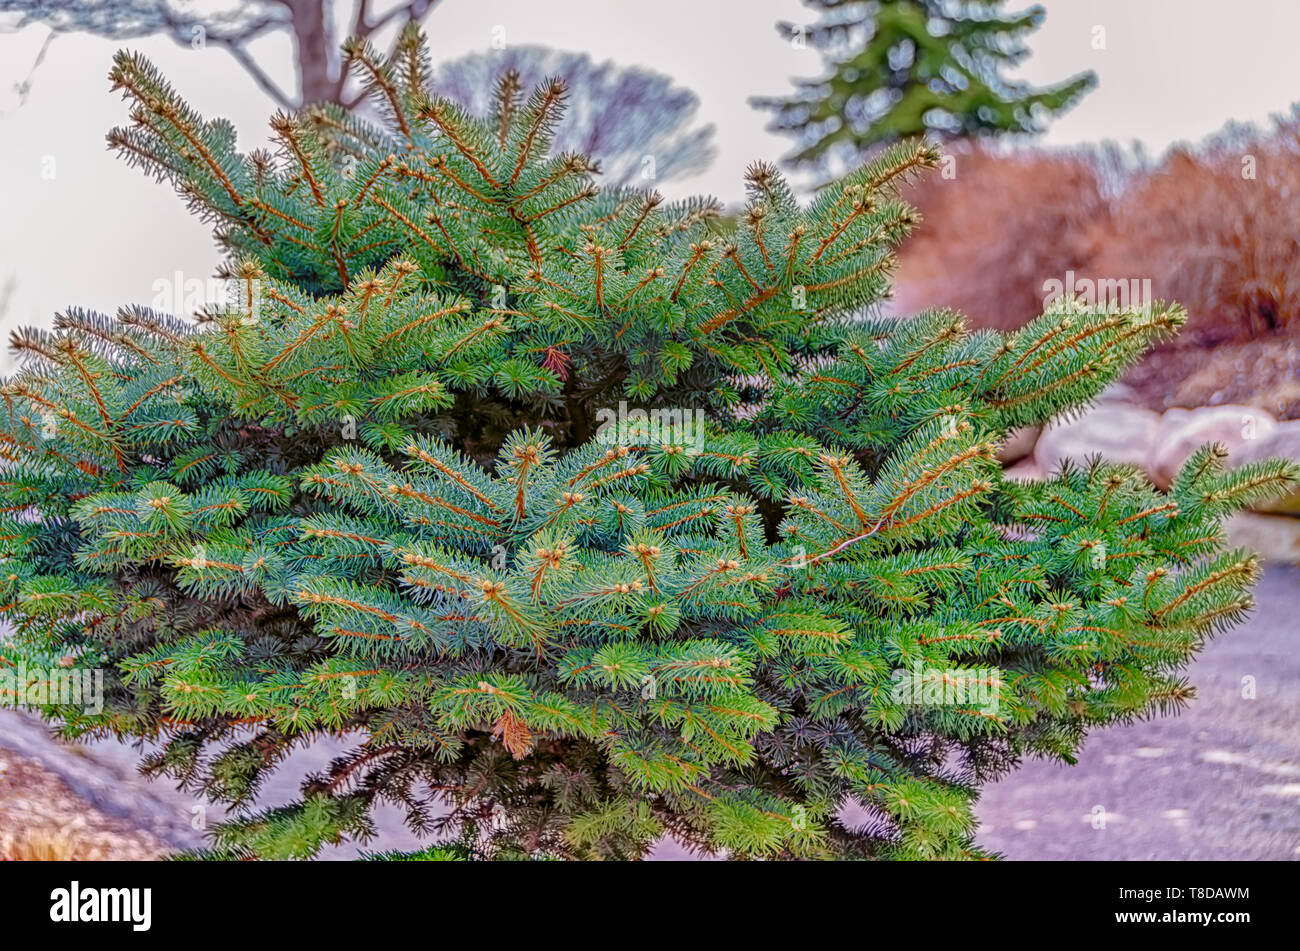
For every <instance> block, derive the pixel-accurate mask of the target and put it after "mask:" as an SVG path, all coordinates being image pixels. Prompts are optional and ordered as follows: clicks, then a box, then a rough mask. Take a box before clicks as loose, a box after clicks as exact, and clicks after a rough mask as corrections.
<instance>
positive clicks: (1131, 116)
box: [0, 0, 1300, 366]
mask: <svg viewBox="0 0 1300 951" xmlns="http://www.w3.org/2000/svg"><path fill="white" fill-rule="evenodd" d="M1027 5H1028V3H1027V2H1026V3H1012V4H1010V6H1011V7H1012V8H1015V9H1019V8H1021V7H1023V6H1027ZM1043 5H1044V6H1045V7H1046V9H1047V19H1046V23H1045V24H1044V26H1043V27H1042V28H1041V29H1040V30H1039V31H1038V32H1037V33H1035V34H1034V35H1033V36H1032V38H1031V45H1032V49H1033V56H1032V57H1031V58H1030V59H1029V60H1028V62H1027V64H1026V66H1025V67H1024V69H1023V70H1022V71H1021V73H1020V76H1021V77H1022V78H1024V79H1027V80H1030V81H1032V82H1037V83H1044V82H1052V81H1055V80H1058V79H1063V78H1065V77H1066V76H1069V75H1072V74H1074V73H1076V72H1079V71H1081V70H1084V69H1092V70H1094V71H1095V72H1096V73H1097V74H1098V77H1099V79H1100V87H1099V88H1098V89H1097V90H1096V91H1094V92H1093V93H1091V94H1090V95H1089V96H1088V97H1087V98H1085V99H1084V100H1083V102H1082V103H1081V104H1080V105H1079V106H1078V107H1077V108H1075V109H1074V111H1072V112H1071V113H1069V114H1068V115H1066V116H1065V117H1064V118H1062V119H1060V120H1058V121H1057V122H1056V123H1055V124H1054V125H1053V126H1052V128H1051V130H1050V132H1049V133H1048V134H1047V135H1046V136H1045V138H1044V140H1043V141H1045V142H1047V143H1049V144H1061V145H1068V144H1074V143H1086V142H1097V141H1101V140H1106V139H1109V140H1113V141H1117V142H1119V143H1120V144H1122V145H1129V144H1131V143H1133V142H1135V141H1137V142H1141V143H1142V144H1143V145H1144V146H1145V148H1146V149H1147V150H1148V152H1150V153H1152V154H1158V153H1159V152H1161V151H1163V150H1164V149H1165V148H1166V147H1167V146H1168V145H1169V144H1170V143H1171V142H1175V141H1178V140H1188V139H1192V140H1194V139H1198V138H1200V137H1202V136H1204V135H1207V134H1209V133H1211V132H1213V131H1215V130H1216V129H1218V128H1219V127H1220V126H1221V125H1223V123H1224V122H1225V121H1226V120H1228V119H1237V120H1243V121H1256V122H1264V121H1265V120H1267V118H1268V117H1269V116H1270V115H1271V114H1274V113H1278V112H1282V111H1284V110H1286V109H1287V108H1288V107H1289V104H1290V103H1291V102H1292V101H1296V100H1300V55H1297V53H1296V49H1295V37H1297V36H1300V2H1296V0H1233V2H1232V3H1230V4H1224V3H1222V2H1220V0H1043ZM811 17H812V11H809V10H808V9H807V8H805V7H804V6H803V5H802V4H800V3H799V2H798V0H442V2H441V3H440V4H439V6H438V7H436V8H435V10H434V11H433V12H432V13H431V14H430V15H429V17H428V19H427V20H426V24H425V25H426V30H427V32H428V33H429V35H430V38H431V43H432V51H433V54H434V56H435V58H439V59H441V58H450V57H453V56H456V55H459V54H461V53H464V52H467V51H469V50H473V49H486V48H487V47H488V44H489V42H490V39H491V36H492V31H493V28H494V27H504V29H505V39H506V42H507V43H539V44H544V45H549V46H554V47H558V48H564V49H574V50H583V51H586V52H588V53H590V54H591V55H592V56H593V57H594V58H596V59H607V58H608V59H613V60H615V61H616V62H618V63H620V64H626V65H643V66H648V67H652V68H654V69H656V70H658V71H660V72H663V73H667V74H668V75H670V76H672V77H673V78H674V79H675V80H676V81H677V82H678V83H680V84H682V85H685V86H688V87H690V88H691V89H693V90H694V91H695V92H696V94H697V95H698V96H699V98H700V100H701V113H700V115H701V118H702V119H703V120H705V121H708V122H712V123H714V124H715V126H716V127H717V145H718V149H719V155H718V158H717V159H716V161H715V162H714V164H713V166H712V167H711V168H710V169H709V170H708V171H707V172H705V173H703V174H702V175H699V176H697V177H696V178H694V179H691V180H689V181H687V182H683V183H671V184H670V185H668V186H666V187H664V190H665V191H666V192H668V193H669V194H671V195H673V196H679V195H682V194H689V193H691V192H711V193H713V194H716V195H718V196H719V197H721V198H722V199H724V200H725V201H728V202H735V201H738V200H739V199H740V198H741V197H742V195H743V188H742V178H741V176H742V174H743V171H744V168H745V166H746V165H747V164H748V163H749V162H750V161H752V160H754V159H757V158H765V159H778V158H779V157H780V156H782V155H783V154H785V152H786V151H787V149H788V145H789V144H788V141H787V140H786V139H784V138H782V137H779V136H776V135H773V134H772V133H769V132H767V131H765V130H764V128H763V126H764V123H765V120H766V117H765V116H764V115H763V114H761V113H759V112H757V111H756V110H754V109H752V108H751V107H750V106H749V105H748V104H747V102H746V100H747V98H748V97H749V96H751V95H755V94H779V93H782V92H784V91H787V90H788V89H789V88H790V86H789V82H788V79H789V77H791V76H805V75H811V74H816V73H819V72H820V71H821V60H820V57H819V55H818V54H817V53H816V52H815V51H813V50H811V49H805V50H797V49H793V48H792V47H791V46H790V45H789V44H787V43H786V42H784V41H783V40H782V39H781V38H780V37H779V36H778V35H777V33H776V31H775V29H774V24H775V23H776V22H777V21H778V20H791V21H794V22H808V21H809V20H810V19H811ZM1097 28H1102V29H1103V30H1104V46H1105V48H1104V49H1097V48H1095V47H1096V46H1097V45H1098V44H1097V42H1096V40H1097V37H1098V36H1099V35H1100V34H1099V33H1098V32H1097ZM46 33H47V30H46V28H44V27H41V26H33V27H29V28H27V29H26V30H24V31H22V32H21V33H17V34H12V33H11V34H0V298H2V297H3V296H4V290H3V289H4V287H5V285H6V283H7V282H8V281H9V280H10V279H11V278H12V279H13V280H14V281H15V282H16V284H15V286H14V288H13V290H12V293H11V295H10V298H9V306H8V312H7V313H6V314H5V315H4V316H3V317H2V318H0V331H3V334H4V336H5V337H6V338H7V336H8V331H9V329H10V328H12V327H13V326H15V325H18V324H30V323H38V324H48V322H49V320H50V318H51V315H52V314H53V313H54V312H55V311H56V310H61V309H63V308H64V307H66V306H68V305H78V306H83V307H89V308H96V309H100V310H106V311H110V312H111V311H112V310H114V309H116V307H117V306H119V305H121V304H126V303H144V304H147V303H149V301H150V300H151V298H152V296H153V292H152V286H153V283H154V282H155V281H156V280H158V279H160V278H167V277H170V276H171V275H172V274H173V273H174V272H176V271H178V270H179V271H181V272H183V273H184V275H185V276H186V277H187V278H189V277H197V278H206V277H208V276H209V275H210V274H211V272H212V270H213V268H214V267H215V265H216V263H217V259H218V256H217V253H216V251H215V249H214V247H213V245H212V241H211V239H210V237H209V232H208V229H207V227H206V226H204V225H203V224H202V223H200V222H199V221H197V220H196V219H194V218H192V217H191V216H190V215H189V214H188V213H187V212H186V210H185V207H184V205H183V203H182V202H181V201H180V200H179V199H178V198H177V197H176V196H175V194H174V193H173V192H172V191H171V190H170V188H168V187H167V186H164V185H160V184H158V183H156V182H154V181H153V180H151V179H148V178H146V177H145V176H144V175H142V174H141V173H140V172H139V171H138V170H136V169H132V168H129V167H128V166H127V165H125V163H123V162H121V161H120V160H119V159H117V158H116V157H114V156H112V155H111V154H110V153H109V152H108V151H107V150H106V148H105V146H104V135H105V134H106V133H107V131H108V130H109V129H110V128H111V127H112V126H114V125H117V124H121V123H123V122H124V121H125V119H126V108H125V104H124V103H122V102H121V101H120V100H119V99H118V98H117V97H115V96H111V95H110V94H109V92H108V83H107V80H106V78H105V77H106V75H107V72H108V69H109V66H110V60H111V56H112V54H113V51H114V49H115V48H116V47H117V46H118V45H124V44H119V43H115V42H112V41H108V40H101V39H97V38H92V37H87V36H75V35H72V36H63V37H60V38H59V39H57V40H56V41H55V42H54V43H53V45H52V46H51V47H50V50H49V53H48V55H47V57H46V59H45V62H44V64H43V65H42V66H41V67H40V69H39V70H38V71H37V73H36V75H35V77H34V84H33V88H32V91H31V94H30V96H29V97H28V99H27V101H26V102H25V103H24V104H23V105H22V106H21V107H19V106H18V102H17V97H16V96H15V95H14V94H13V93H12V92H11V89H12V85H13V83H15V82H17V81H19V80H21V79H22V78H23V77H24V76H25V75H26V74H27V72H28V69H29V68H30V66H31V63H32V61H33V59H34V58H35V55H36V53H37V50H38V49H39V48H40V46H41V44H42V42H43V41H44V39H45V36H46ZM278 42H280V41H273V42H270V43H268V44H266V46H265V47H263V48H261V49H259V50H258V53H259V58H260V60H261V61H262V62H263V64H264V65H265V64H267V63H273V62H277V61H284V59H285V57H284V51H285V50H287V47H286V46H278V47H277V45H276V44H277V43H278ZM126 45H130V46H132V47H133V48H136V49H139V50H141V51H143V52H144V53H145V54H146V55H147V56H149V57H150V58H151V59H153V61H154V62H155V63H156V64H157V65H158V66H159V67H161V68H162V69H163V71H164V73H165V74H166V75H167V76H168V77H169V78H170V79H171V81H172V83H173V85H175V86H176V88H177V89H178V90H179V91H180V92H181V93H182V94H183V95H185V96H186V97H187V98H188V99H189V100H190V102H191V103H192V104H193V105H194V106H195V107H196V108H197V109H198V110H199V111H200V112H203V113H205V114H207V115H217V114H221V115H225V116H227V117H228V118H230V119H231V120H232V121H233V122H234V123H235V126H236V127H237V128H238V129H239V131H240V138H241V142H242V143H243V146H244V147H245V148H251V147H254V146H256V145H260V144H262V143H263V141H264V139H265V133H264V130H265V128H266V120H267V118H268V117H269V116H270V114H271V112H272V111H273V106H272V104H271V103H270V101H269V99H267V98H266V97H265V96H264V95H263V94H262V93H261V92H260V91H259V90H258V89H257V87H256V86H255V85H254V84H253V83H252V81H251V80H250V79H249V78H248V77H247V76H246V75H245V74H244V73H243V72H242V70H240V69H239V67H238V66H236V65H235V64H234V62H233V61H232V60H231V59H230V58H229V57H228V56H227V55H226V54H225V53H223V52H222V51H220V50H219V49H206V50H191V49H188V48H183V47H180V46H177V45H176V44H174V43H173V42H172V41H171V40H168V39H163V38H158V37H155V38H148V39H144V40H136V41H131V42H130V43H129V44H126ZM280 76H281V78H282V79H283V81H284V84H285V85H288V84H289V75H288V73H287V72H285V71H283V70H282V71H281V73H280ZM51 172H52V173H53V174H52V177H50V173H51ZM932 226H934V223H932ZM5 363H7V360H5V361H0V366H2V365H4V364H5Z"/></svg>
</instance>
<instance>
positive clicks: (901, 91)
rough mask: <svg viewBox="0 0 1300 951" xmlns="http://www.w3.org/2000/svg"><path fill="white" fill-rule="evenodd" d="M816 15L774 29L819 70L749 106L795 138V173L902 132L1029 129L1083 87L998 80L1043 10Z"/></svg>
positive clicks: (946, 4)
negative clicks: (816, 54)
mask: <svg viewBox="0 0 1300 951" xmlns="http://www.w3.org/2000/svg"><path fill="white" fill-rule="evenodd" d="M804 3H805V4H807V5H808V6H810V7H814V8H816V9H818V10H820V11H821V12H822V14H823V16H822V18H821V19H820V20H819V21H818V22H817V23H815V24H813V25H812V26H810V27H795V26H792V25H791V24H788V23H784V24H781V26H780V29H781V32H782V33H784V34H785V35H786V37H787V38H789V39H791V40H792V41H793V40H797V41H800V42H808V43H811V44H812V45H813V46H814V47H816V48H817V49H818V50H821V51H822V52H823V53H824V54H825V56H826V58H827V60H828V73H827V75H826V76H823V77H819V78H816V79H806V80H800V81H799V82H798V84H797V85H798V87H799V88H798V91H797V92H795V93H794V94H793V95H791V96H788V97H781V98H757V99H755V100H754V104H755V105H756V106H758V107H760V108H762V109H767V110H770V111H772V112H773V114H774V115H773V119H772V123H771V125H770V126H769V128H771V129H772V130H773V131H777V132H783V133H786V134H789V135H791V136H793V137H794V139H795V143H796V145H795V150H794V152H793V153H792V154H791V155H790V161H791V162H792V163H793V164H795V165H821V166H826V165H833V166H838V165H843V164H844V163H848V164H849V167H852V163H853V162H854V161H856V160H859V158H860V156H861V155H862V154H863V153H864V152H865V151H867V150H869V149H872V148H875V147H879V146H880V145H882V144H888V143H891V142H897V141H899V140H900V139H906V138H909V137H913V136H921V135H929V136H931V137H937V138H940V139H949V138H954V137H962V138H972V137H977V136H982V135H997V134H1007V133H1035V132H1039V131H1041V130H1042V126H1043V123H1044V121H1045V120H1046V119H1048V118H1050V117H1052V116H1054V115H1056V114H1058V113H1060V112H1063V111H1065V110H1066V109H1069V108H1070V107H1071V106H1073V105H1074V104H1075V103H1076V102H1078V100H1079V99H1080V98H1082V96H1083V95H1084V94H1086V93H1087V92H1088V91H1089V90H1090V89H1092V87H1093V86H1094V85H1096V82H1097V80H1096V77H1095V76H1094V75H1093V74H1092V73H1090V72H1089V73H1081V74H1080V75H1078V76H1073V77H1071V78H1069V79H1067V80H1064V81H1062V82H1060V83H1056V84H1054V85H1052V86H1048V87H1045V88H1042V89H1034V88H1032V87H1030V86H1029V85H1028V84H1025V83H1020V82H1015V81H1013V80H1010V79H1008V78H1007V77H1006V76H1005V75H1004V73H1005V72H1006V71H1007V70H1009V69H1012V68H1014V67H1015V66H1016V65H1017V64H1019V63H1020V62H1021V61H1022V60H1023V59H1024V58H1025V57H1026V56H1028V55H1029V50H1028V48H1027V47H1026V46H1025V42H1024V41H1025V36H1026V35H1027V34H1028V33H1030V32H1032V31H1033V30H1036V29H1037V28H1038V27H1039V26H1040V25H1041V24H1042V22H1043V8H1042V7H1039V6H1035V7H1031V8H1029V9H1028V10H1024V11H1022V12H1018V13H1007V12H1004V11H1003V10H1002V7H1003V6H1004V4H1005V0H804Z"/></svg>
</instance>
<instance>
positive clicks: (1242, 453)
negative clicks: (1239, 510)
mask: <svg viewBox="0 0 1300 951" xmlns="http://www.w3.org/2000/svg"><path fill="white" fill-rule="evenodd" d="M1275 457H1280V458H1282V459H1290V460H1291V461H1292V462H1294V463H1296V464H1298V465H1300V420H1290V421H1289V422H1285V423H1278V424H1277V426H1275V427H1274V428H1273V429H1272V431H1271V432H1269V433H1268V435H1266V436H1261V437H1260V438H1258V439H1251V440H1249V441H1248V442H1246V443H1244V444H1243V445H1242V446H1241V447H1240V448H1239V449H1238V450H1237V451H1236V452H1234V453H1233V454H1232V456H1231V458H1230V459H1229V463H1230V464H1231V465H1234V466H1240V465H1244V464H1245V463H1247V462H1259V461H1261V460H1263V459H1272V458H1275ZM1254 508H1255V511H1257V512H1281V513H1284V514H1287V515H1300V488H1297V489H1296V490H1294V491H1293V492H1291V494H1290V495H1284V496H1282V497H1281V498H1276V499H1273V500H1272V501H1270V502H1260V503H1258V504H1257V505H1255V507H1254Z"/></svg>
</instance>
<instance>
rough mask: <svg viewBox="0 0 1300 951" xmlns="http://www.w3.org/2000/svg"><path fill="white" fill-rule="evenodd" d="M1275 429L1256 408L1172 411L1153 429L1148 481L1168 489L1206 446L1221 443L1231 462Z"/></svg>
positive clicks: (1229, 406)
mask: <svg viewBox="0 0 1300 951" xmlns="http://www.w3.org/2000/svg"><path fill="white" fill-rule="evenodd" d="M1275 429H1277V420H1276V419H1274V418H1273V414H1272V413H1269V412H1267V411H1266V410H1262V409H1259V408H1258V407H1255V406H1236V405H1232V404H1227V405H1224V406H1203V407H1201V408H1200V409H1191V410H1187V409H1171V410H1169V411H1168V412H1167V413H1165V414H1164V416H1162V417H1161V418H1160V424H1159V425H1158V426H1157V427H1156V435H1155V446H1154V448H1153V449H1152V451H1151V463H1150V466H1149V471H1150V473H1151V481H1153V482H1154V483H1155V484H1156V485H1158V486H1159V487H1160V488H1162V489H1168V488H1169V486H1170V484H1171V483H1172V482H1173V481H1174V476H1176V475H1177V474H1178V470H1179V469H1180V468H1182V465H1183V463H1184V462H1186V461H1187V459H1188V458H1189V457H1190V456H1191V455H1192V453H1194V452H1196V450H1197V449H1199V448H1201V446H1204V445H1205V444H1206V443H1221V444H1222V445H1223V446H1224V447H1225V448H1226V449H1227V450H1228V454H1229V458H1231V459H1232V460H1233V461H1234V462H1235V461H1236V459H1237V456H1238V454H1239V453H1240V452H1241V450H1242V447H1244V446H1246V445H1247V444H1249V443H1251V442H1257V441H1259V440H1261V439H1264V438H1266V437H1267V436H1268V435H1270V434H1271V433H1272V432H1273V431H1274V430H1275Z"/></svg>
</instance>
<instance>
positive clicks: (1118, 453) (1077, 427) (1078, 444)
mask: <svg viewBox="0 0 1300 951" xmlns="http://www.w3.org/2000/svg"><path fill="white" fill-rule="evenodd" d="M1159 421H1160V416H1159V414H1157V413H1153V412H1152V411H1151V410H1149V409H1143V408H1142V407H1140V406H1131V405H1129V404H1127V403H1101V404H1099V405H1097V406H1094V407H1093V408H1092V409H1091V410H1089V411H1088V412H1087V413H1086V414H1085V415H1084V416H1081V417H1080V418H1078V419H1074V420H1070V421H1068V422H1056V423H1053V424H1052V425H1050V426H1048V427H1047V428H1046V429H1045V430H1043V434H1042V435H1041V436H1039V437H1038V443H1037V445H1035V446H1034V459H1035V460H1037V462H1038V464H1039V465H1040V466H1041V467H1042V468H1043V469H1044V470H1046V471H1048V472H1053V471H1055V470H1056V468H1057V467H1058V466H1059V465H1060V464H1061V463H1062V462H1063V461H1064V460H1066V459H1073V460H1075V462H1077V463H1080V464H1082V463H1084V462H1085V461H1086V460H1087V459H1088V458H1089V457H1090V456H1095V455H1100V456H1102V458H1104V459H1105V460H1106V461H1108V462H1120V463H1130V464H1132V465H1135V466H1137V467H1138V468H1140V469H1143V470H1145V469H1146V467H1147V463H1148V461H1149V460H1150V456H1151V446H1152V444H1153V443H1154V442H1155V435H1156V427H1157V425H1158V423H1159Z"/></svg>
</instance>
